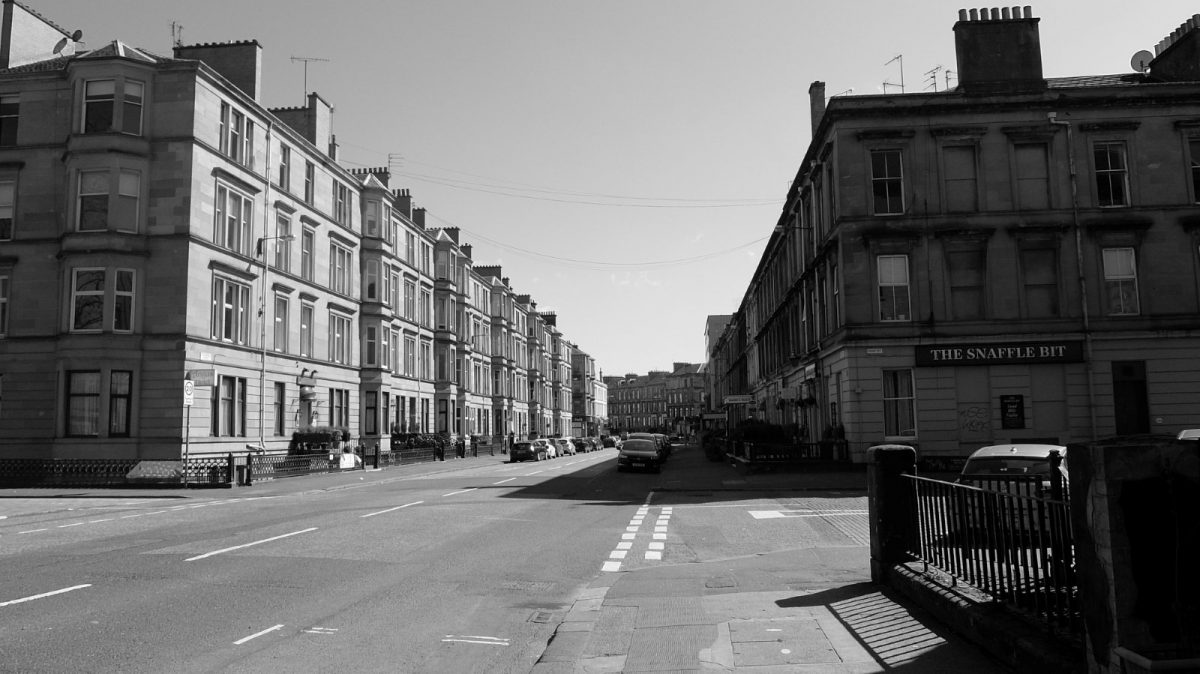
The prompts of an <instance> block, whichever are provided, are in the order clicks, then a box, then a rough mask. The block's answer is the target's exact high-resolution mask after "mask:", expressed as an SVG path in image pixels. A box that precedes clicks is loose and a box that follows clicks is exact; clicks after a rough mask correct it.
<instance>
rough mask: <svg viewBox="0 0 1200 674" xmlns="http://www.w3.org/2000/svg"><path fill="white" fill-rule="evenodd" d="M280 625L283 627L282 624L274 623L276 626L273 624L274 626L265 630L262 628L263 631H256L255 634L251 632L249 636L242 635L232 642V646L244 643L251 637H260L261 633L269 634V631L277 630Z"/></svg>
mask: <svg viewBox="0 0 1200 674" xmlns="http://www.w3.org/2000/svg"><path fill="white" fill-rule="evenodd" d="M281 627H283V625H282V624H280V625H276V626H274V627H268V628H267V629H265V630H263V631H261V632H257V633H255V634H251V635H250V636H248V637H242V638H241V639H238V640H237V641H235V642H233V645H234V646H241V645H242V644H244V643H246V642H247V641H250V640H251V639H257V638H259V637H261V636H262V635H264V634H270V633H271V632H274V631H275V630H277V629H279V628H281Z"/></svg>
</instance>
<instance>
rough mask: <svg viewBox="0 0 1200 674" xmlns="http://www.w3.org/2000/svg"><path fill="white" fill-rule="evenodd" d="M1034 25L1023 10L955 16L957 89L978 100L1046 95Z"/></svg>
mask: <svg viewBox="0 0 1200 674" xmlns="http://www.w3.org/2000/svg"><path fill="white" fill-rule="evenodd" d="M1039 21H1040V19H1036V18H1034V17H1033V9H1032V8H1031V7H1029V6H1028V5H1026V6H1024V7H1013V8H1011V9H1009V8H1007V7H1005V8H995V7H993V8H991V9H988V8H983V9H978V10H975V9H972V10H969V11H968V10H965V9H960V10H958V22H957V23H955V24H954V48H955V52H956V54H957V57H958V87H959V89H961V90H962V91H963V92H964V93H966V94H982V95H987V94H1000V93H1004V94H1012V93H1035V92H1039V91H1045V90H1046V79H1045V78H1044V77H1043V76H1042V46H1041V38H1040V36H1039V34H1038V22H1039Z"/></svg>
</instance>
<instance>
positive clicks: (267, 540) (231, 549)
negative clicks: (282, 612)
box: [183, 527, 317, 636]
mask: <svg viewBox="0 0 1200 674" xmlns="http://www.w3.org/2000/svg"><path fill="white" fill-rule="evenodd" d="M316 530H317V527H309V528H307V529H301V530H300V531H293V532H292V533H290V534H283V535H281V536H272V537H271V538H264V539H262V540H261V541H254V542H253V543H243V544H242V545H235V546H233V547H232V548H224V549H222V550H213V551H212V552H206V553H204V554H203V555H196V556H195V557H188V558H187V559H185V560H183V561H185V562H194V561H196V560H197V559H204V558H205V557H212V556H213V555H219V554H221V553H225V552H232V551H234V550H241V549H242V548H248V547H250V546H252V545H261V544H262V543H270V542H271V541H277V540H279V539H281V538H287V537H289V536H297V535H299V534H306V533H308V532H310V531H316ZM279 627H283V625H280V626H279ZM268 631H269V630H268ZM256 636H257V635H256Z"/></svg>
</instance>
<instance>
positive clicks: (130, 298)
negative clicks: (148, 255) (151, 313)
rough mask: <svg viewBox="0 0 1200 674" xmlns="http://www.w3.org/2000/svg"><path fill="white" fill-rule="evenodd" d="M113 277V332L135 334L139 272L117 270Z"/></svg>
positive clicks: (114, 271)
mask: <svg viewBox="0 0 1200 674" xmlns="http://www.w3.org/2000/svg"><path fill="white" fill-rule="evenodd" d="M113 275H114V278H113V317H112V330H113V332H120V333H130V332H133V324H134V316H135V314H134V311H135V310H136V309H137V302H136V300H137V272H136V271H134V270H133V269H115V270H113ZM122 319H124V323H122Z"/></svg>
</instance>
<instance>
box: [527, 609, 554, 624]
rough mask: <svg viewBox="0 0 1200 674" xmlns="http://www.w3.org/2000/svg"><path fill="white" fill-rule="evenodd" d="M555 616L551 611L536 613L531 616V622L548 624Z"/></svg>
mask: <svg viewBox="0 0 1200 674" xmlns="http://www.w3.org/2000/svg"><path fill="white" fill-rule="evenodd" d="M553 615H554V614H553V613H551V612H550V611H535V612H534V614H533V615H531V616H529V622H531V623H548V622H550V618H551V617H552V616H553Z"/></svg>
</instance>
